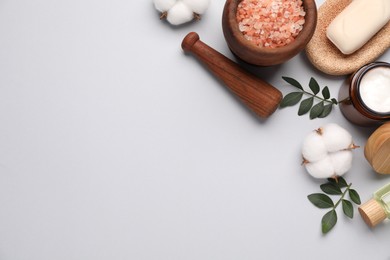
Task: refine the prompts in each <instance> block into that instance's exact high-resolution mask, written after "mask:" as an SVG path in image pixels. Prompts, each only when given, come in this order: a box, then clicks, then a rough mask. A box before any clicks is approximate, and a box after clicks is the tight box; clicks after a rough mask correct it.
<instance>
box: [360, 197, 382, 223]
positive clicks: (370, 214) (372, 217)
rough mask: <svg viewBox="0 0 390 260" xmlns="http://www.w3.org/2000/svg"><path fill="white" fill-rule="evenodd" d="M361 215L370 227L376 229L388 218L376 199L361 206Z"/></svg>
mask: <svg viewBox="0 0 390 260" xmlns="http://www.w3.org/2000/svg"><path fill="white" fill-rule="evenodd" d="M359 213H360V215H361V216H362V218H363V220H364V221H365V222H366V223H367V225H369V226H370V227H375V226H376V225H378V224H379V223H381V222H382V221H383V220H385V219H386V218H387V216H386V212H385V211H384V209H383V208H382V206H381V205H380V204H379V203H378V202H377V201H376V200H375V199H370V200H369V201H367V202H366V203H364V204H363V205H361V206H360V207H359Z"/></svg>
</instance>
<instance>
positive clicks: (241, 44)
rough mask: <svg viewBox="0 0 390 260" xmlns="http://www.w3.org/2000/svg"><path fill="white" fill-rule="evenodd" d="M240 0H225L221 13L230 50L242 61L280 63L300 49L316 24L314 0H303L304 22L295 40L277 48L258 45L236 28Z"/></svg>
mask: <svg viewBox="0 0 390 260" xmlns="http://www.w3.org/2000/svg"><path fill="white" fill-rule="evenodd" d="M241 1H242V0H227V1H226V3H225V7H224V10H223V15H222V29H223V34H224V36H225V40H226V42H227V44H228V46H229V48H230V50H231V51H232V52H233V53H234V54H235V55H236V56H237V57H239V58H240V59H242V60H243V61H245V62H247V63H250V64H253V65H259V66H271V65H277V64H281V63H283V62H285V61H287V60H289V59H291V58H292V57H294V56H295V55H297V54H298V53H299V52H300V51H302V50H303V49H304V48H305V47H306V45H307V43H308V42H309V41H310V39H311V37H312V36H313V34H314V31H315V28H316V25H317V7H316V4H315V0H303V8H304V10H305V12H306V15H305V24H304V25H303V29H302V31H301V32H300V33H299V34H298V36H297V37H296V38H295V40H294V41H293V42H291V43H289V44H287V45H285V46H282V47H278V48H266V47H259V46H256V45H255V44H253V43H252V42H250V41H249V40H247V39H245V37H244V35H243V33H242V32H241V31H240V30H239V28H238V22H237V19H236V12H237V6H238V4H239V3H240V2H241Z"/></svg>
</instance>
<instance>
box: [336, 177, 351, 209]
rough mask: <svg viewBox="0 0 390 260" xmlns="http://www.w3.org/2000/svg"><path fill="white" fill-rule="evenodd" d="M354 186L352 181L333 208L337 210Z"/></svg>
mask: <svg viewBox="0 0 390 260" xmlns="http://www.w3.org/2000/svg"><path fill="white" fill-rule="evenodd" d="M351 186H352V183H350V184H349V185H348V186H347V188H346V189H345V191H344V192H343V194H342V195H341V198H340V199H339V201H337V203H336V204H335V205H334V206H333V210H335V209H336V208H337V206H338V205H339V204H340V202H341V201H342V200H343V199H344V197H345V195H346V194H347V192H348V191H349V189H350V188H351Z"/></svg>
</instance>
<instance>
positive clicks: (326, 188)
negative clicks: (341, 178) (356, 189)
mask: <svg viewBox="0 0 390 260" xmlns="http://www.w3.org/2000/svg"><path fill="white" fill-rule="evenodd" d="M320 188H321V190H322V191H323V192H325V193H326V194H329V195H341V194H343V192H342V191H341V189H340V188H339V187H338V186H337V185H336V184H333V183H329V182H328V183H325V184H322V185H321V186H320Z"/></svg>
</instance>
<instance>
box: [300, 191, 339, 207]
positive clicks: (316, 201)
mask: <svg viewBox="0 0 390 260" xmlns="http://www.w3.org/2000/svg"><path fill="white" fill-rule="evenodd" d="M307 198H308V199H309V200H310V202H311V203H313V205H314V206H316V207H318V208H320V209H327V208H332V207H334V203H333V201H332V199H331V198H330V197H329V196H328V195H325V194H322V193H313V194H310V195H309V196H307Z"/></svg>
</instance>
